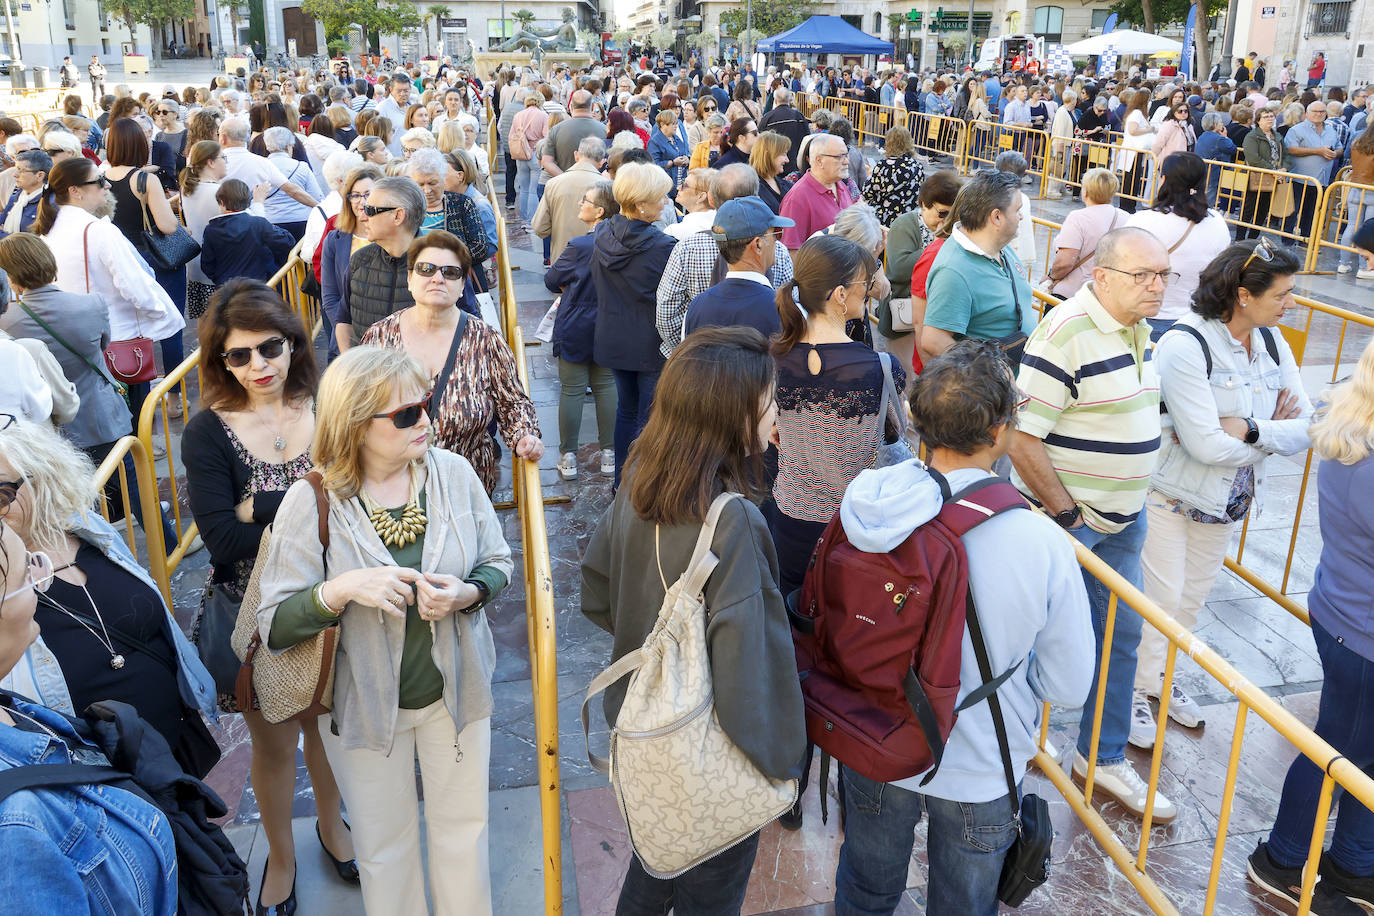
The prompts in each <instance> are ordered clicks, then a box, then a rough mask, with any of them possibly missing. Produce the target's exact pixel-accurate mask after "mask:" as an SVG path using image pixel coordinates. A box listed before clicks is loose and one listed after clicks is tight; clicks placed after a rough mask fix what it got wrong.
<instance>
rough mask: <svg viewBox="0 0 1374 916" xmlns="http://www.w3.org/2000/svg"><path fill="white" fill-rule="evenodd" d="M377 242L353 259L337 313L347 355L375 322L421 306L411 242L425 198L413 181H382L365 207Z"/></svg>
mask: <svg viewBox="0 0 1374 916" xmlns="http://www.w3.org/2000/svg"><path fill="white" fill-rule="evenodd" d="M363 214H364V218H365V219H366V220H367V237H368V238H369V239H370V240H371V242H372V244H370V245H365V246H363V247H362V248H359V249H358V250H357V251H355V252H354V253H353V256H352V257H351V258H349V261H348V285H347V286H346V287H345V288H344V290H343V295H342V296H340V297H339V303H338V305H337V307H336V310H335V312H334V314H331V315H330V316H329V318H330V320H331V321H333V322H334V335H335V338H336V339H337V340H338V343H339V351H340V352H343V351H344V350H348V349H350V348H352V347H355V346H357V345H358V342H359V341H361V340H362V339H363V334H364V333H366V332H367V329H368V328H370V327H371V326H372V325H373V324H375V323H377V322H378V321H381V320H382V319H383V318H385V317H386V316H388V315H390V314H391V313H392V312H399V311H400V310H401V309H404V308H409V307H410V306H412V305H414V304H415V299H414V297H412V296H411V294H410V286H409V277H408V276H407V269H408V266H409V265H408V258H407V253H408V252H409V250H410V243H411V242H413V241H414V240H415V236H416V235H417V234H418V233H419V230H420V223H421V222H422V221H423V220H424V218H425V194H424V192H423V191H421V190H420V186H419V185H418V184H416V183H415V182H414V181H412V180H411V179H409V178H402V177H399V176H395V177H389V178H382V179H379V180H378V181H377V182H376V183H375V184H374V185H373V186H372V190H371V191H370V192H369V193H368V195H367V203H366V204H365V205H364V206H363Z"/></svg>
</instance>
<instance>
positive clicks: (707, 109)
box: [701, 105, 716, 111]
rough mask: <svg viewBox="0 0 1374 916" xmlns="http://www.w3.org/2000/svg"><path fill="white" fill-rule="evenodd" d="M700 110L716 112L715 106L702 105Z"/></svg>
mask: <svg viewBox="0 0 1374 916" xmlns="http://www.w3.org/2000/svg"><path fill="white" fill-rule="evenodd" d="M701 110H702V111H715V110H716V106H715V105H703V106H701Z"/></svg>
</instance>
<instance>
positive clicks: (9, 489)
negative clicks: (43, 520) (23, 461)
mask: <svg viewBox="0 0 1374 916" xmlns="http://www.w3.org/2000/svg"><path fill="white" fill-rule="evenodd" d="M25 480H28V478H27V477H20V478H19V479H18V480H0V518H4V517H5V516H7V515H9V514H10V506H12V505H13V504H14V501H15V500H16V499H18V498H19V488H20V487H22V486H23V485H24V481H25Z"/></svg>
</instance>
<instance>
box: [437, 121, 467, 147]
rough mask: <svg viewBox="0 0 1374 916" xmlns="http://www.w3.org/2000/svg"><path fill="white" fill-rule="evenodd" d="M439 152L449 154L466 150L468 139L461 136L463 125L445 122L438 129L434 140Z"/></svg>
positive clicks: (455, 122)
mask: <svg viewBox="0 0 1374 916" xmlns="http://www.w3.org/2000/svg"><path fill="white" fill-rule="evenodd" d="M436 142H437V143H438V146H439V152H441V153H451V152H453V151H455V150H461V149H467V146H468V138H467V137H465V136H463V125H461V124H459V123H458V122H457V121H445V122H444V123H443V125H442V126H441V127H440V128H439V135H438V137H437V138H436Z"/></svg>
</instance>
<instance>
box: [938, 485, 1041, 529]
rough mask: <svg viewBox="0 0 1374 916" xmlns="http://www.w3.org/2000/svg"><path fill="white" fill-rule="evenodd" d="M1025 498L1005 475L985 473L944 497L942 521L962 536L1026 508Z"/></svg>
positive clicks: (940, 515)
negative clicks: (973, 481)
mask: <svg viewBox="0 0 1374 916" xmlns="http://www.w3.org/2000/svg"><path fill="white" fill-rule="evenodd" d="M1026 508H1029V507H1028V506H1027V505H1026V498H1025V497H1024V496H1022V495H1021V491H1020V490H1018V489H1016V487H1014V486H1012V485H1011V484H1010V483H1008V482H1007V481H1006V479H1005V478H1002V477H985V478H983V479H982V480H979V481H976V482H975V483H972V484H970V485H968V486H967V487H964V488H963V489H962V490H960V491H959V492H958V493H955V494H953V495H952V496H950V497H949V498H947V499H946V500H945V505H944V508H942V509H941V510H940V514H939V516H937V517H938V518H939V519H940V523H941V524H943V525H944V526H945V527H946V528H948V529H949V530H950V531H951V532H953V533H954V534H955V535H957V536H959V537H961V538H962V537H963V536H964V535H965V534H967V533H968V532H969V531H971V530H973V529H974V528H976V527H977V526H978V525H981V524H982V523H983V522H985V521H987V520H988V519H990V518H992V517H993V516H994V515H1001V514H1002V513H1003V512H1006V511H1008V510H1010V509H1026Z"/></svg>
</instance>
